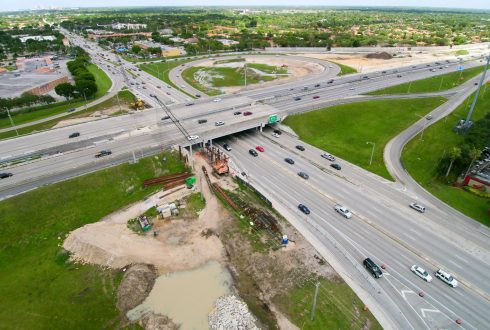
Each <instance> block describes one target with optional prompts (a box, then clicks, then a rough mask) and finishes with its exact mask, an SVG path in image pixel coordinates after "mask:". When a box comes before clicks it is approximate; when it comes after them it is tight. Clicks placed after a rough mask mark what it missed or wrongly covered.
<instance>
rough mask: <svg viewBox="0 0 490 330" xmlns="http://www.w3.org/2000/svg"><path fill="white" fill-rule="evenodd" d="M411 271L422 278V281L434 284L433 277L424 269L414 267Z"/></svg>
mask: <svg viewBox="0 0 490 330" xmlns="http://www.w3.org/2000/svg"><path fill="white" fill-rule="evenodd" d="M410 270H411V271H412V272H413V273H414V274H415V275H417V276H418V277H420V278H421V279H423V280H424V281H426V282H428V283H430V282H432V276H430V275H429V273H428V272H427V271H426V270H425V269H423V268H422V267H420V266H417V265H413V266H412V267H411V268H410Z"/></svg>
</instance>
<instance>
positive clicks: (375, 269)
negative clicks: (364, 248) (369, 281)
mask: <svg viewBox="0 0 490 330" xmlns="http://www.w3.org/2000/svg"><path fill="white" fill-rule="evenodd" d="M362 263H363V265H364V267H366V269H367V270H368V271H369V272H370V273H371V274H372V275H373V276H374V278H380V277H382V276H383V272H382V271H381V269H380V268H379V266H378V265H376V264H375V263H374V261H372V260H371V259H370V258H366V259H364V261H363V262H362Z"/></svg>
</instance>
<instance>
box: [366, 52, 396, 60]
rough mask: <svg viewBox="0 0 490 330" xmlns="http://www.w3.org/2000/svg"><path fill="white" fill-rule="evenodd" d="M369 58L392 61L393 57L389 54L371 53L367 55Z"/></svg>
mask: <svg viewBox="0 0 490 330" xmlns="http://www.w3.org/2000/svg"><path fill="white" fill-rule="evenodd" d="M366 57H367V58H377V59H380V60H391V59H392V58H393V56H392V55H391V54H388V53H387V52H381V53H371V54H367V55H366Z"/></svg>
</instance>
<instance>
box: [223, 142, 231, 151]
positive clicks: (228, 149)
mask: <svg viewBox="0 0 490 330" xmlns="http://www.w3.org/2000/svg"><path fill="white" fill-rule="evenodd" d="M223 148H225V150H226V151H231V147H230V146H229V145H228V143H225V144H223Z"/></svg>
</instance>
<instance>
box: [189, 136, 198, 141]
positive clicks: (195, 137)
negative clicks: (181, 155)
mask: <svg viewBox="0 0 490 330" xmlns="http://www.w3.org/2000/svg"><path fill="white" fill-rule="evenodd" d="M197 139H199V135H191V136H189V137H188V138H187V140H189V141H193V140H197Z"/></svg>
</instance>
